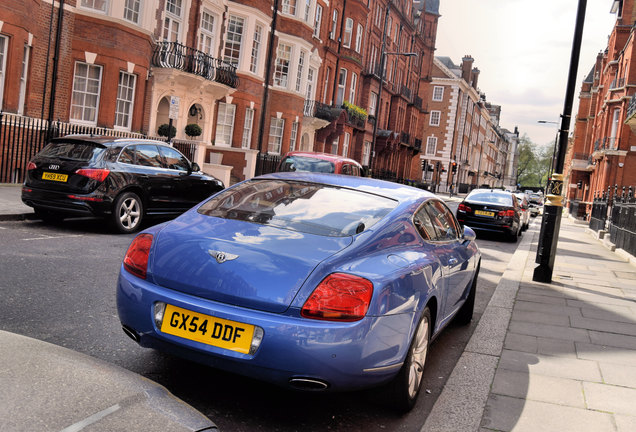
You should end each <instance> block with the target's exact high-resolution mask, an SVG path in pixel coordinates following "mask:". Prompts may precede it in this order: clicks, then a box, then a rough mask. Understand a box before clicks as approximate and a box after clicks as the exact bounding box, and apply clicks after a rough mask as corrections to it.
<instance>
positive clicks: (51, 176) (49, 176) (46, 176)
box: [42, 172, 68, 182]
mask: <svg viewBox="0 0 636 432" xmlns="http://www.w3.org/2000/svg"><path fill="white" fill-rule="evenodd" d="M42 180H53V181H58V182H66V180H68V174H58V173H51V172H43V173H42Z"/></svg>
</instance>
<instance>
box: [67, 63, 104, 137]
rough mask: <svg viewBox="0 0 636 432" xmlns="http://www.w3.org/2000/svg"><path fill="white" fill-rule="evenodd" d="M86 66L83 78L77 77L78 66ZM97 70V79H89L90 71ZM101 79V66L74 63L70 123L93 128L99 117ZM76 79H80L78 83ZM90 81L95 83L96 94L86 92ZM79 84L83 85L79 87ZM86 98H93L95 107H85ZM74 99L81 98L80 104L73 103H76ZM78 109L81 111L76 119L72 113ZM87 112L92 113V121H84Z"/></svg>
mask: <svg viewBox="0 0 636 432" xmlns="http://www.w3.org/2000/svg"><path fill="white" fill-rule="evenodd" d="M80 65H81V66H86V74H85V75H83V76H79V75H78V73H79V71H78V66H80ZM93 68H95V69H97V70H99V78H98V79H97V80H95V79H94V78H89V77H90V71H91V69H93ZM102 77H103V68H102V66H99V65H94V64H89V63H84V62H75V69H74V71H73V89H72V96H71V107H70V108H71V112H70V116H69V118H70V122H71V123H77V124H85V125H90V126H95V125H96V124H97V118H98V116H99V100H100V96H101V90H102ZM78 78H79V79H81V81H78ZM90 81H93V82H94V81H97V92H89V91H88V83H89V82H90ZM80 82H83V83H84V86H82V87H81V88H80V86H81V84H80ZM87 96H91V97H95V105H94V106H92V105H86V103H85V102H86V98H87ZM76 97H78V98H81V100H82V103H81V104H79V103H75V102H76V100H77V99H76ZM76 108H77V109H79V110H80V111H81V116H80V117H79V118H78V117H74V116H73V113H74V110H75V109H76ZM87 110H88V111H94V114H93V116H92V117H93V118H92V119H90V118H89V119H88V120H87V119H86V112H87Z"/></svg>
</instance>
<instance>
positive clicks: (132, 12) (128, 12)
mask: <svg viewBox="0 0 636 432" xmlns="http://www.w3.org/2000/svg"><path fill="white" fill-rule="evenodd" d="M142 10H143V8H142V7H141V0H126V1H125V3H124V19H125V20H126V21H129V22H131V23H134V24H139V21H140V19H141V12H142Z"/></svg>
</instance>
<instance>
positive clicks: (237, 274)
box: [150, 211, 352, 313]
mask: <svg viewBox="0 0 636 432" xmlns="http://www.w3.org/2000/svg"><path fill="white" fill-rule="evenodd" d="M351 241H352V239H351V237H326V236H320V235H315V234H307V233H301V232H297V231H290V230H286V229H284V228H278V227H273V226H264V225H260V224H256V223H251V222H245V221H240V220H230V219H223V218H218V217H211V216H205V215H202V214H199V213H197V212H194V211H191V212H188V213H186V214H185V215H183V216H181V217H180V218H178V219H176V220H175V221H173V222H172V223H170V224H168V226H167V227H166V228H165V229H163V230H162V231H161V232H160V233H159V235H158V236H157V238H156V239H155V245H154V247H153V252H152V253H153V258H152V262H151V268H150V271H151V273H152V275H153V277H154V279H155V281H156V282H157V283H158V284H159V285H162V286H164V287H166V288H170V289H174V290H176V291H180V292H184V293H187V294H191V295H194V296H197V297H201V298H205V299H208V300H213V301H218V302H222V303H226V304H232V305H236V306H241V307H246V308H250V309H257V310H262V311H267V312H274V313H280V312H284V311H285V310H286V309H287V308H288V307H289V305H290V304H291V302H292V300H293V299H294V297H295V296H296V294H297V293H298V290H299V289H300V287H301V286H302V284H303V282H304V281H305V280H306V279H307V277H308V276H309V275H310V274H311V272H312V271H313V270H314V268H315V267H316V265H318V264H319V263H320V262H321V261H323V260H325V259H326V258H328V257H330V256H332V255H333V254H335V253H336V252H338V251H340V250H342V249H343V248H345V247H347V246H348V245H349V244H351Z"/></svg>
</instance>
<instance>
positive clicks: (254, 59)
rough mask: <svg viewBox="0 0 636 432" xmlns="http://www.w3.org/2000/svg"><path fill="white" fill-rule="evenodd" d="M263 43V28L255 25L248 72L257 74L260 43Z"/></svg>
mask: <svg viewBox="0 0 636 432" xmlns="http://www.w3.org/2000/svg"><path fill="white" fill-rule="evenodd" d="M262 41H263V26H262V25H260V24H256V26H255V27H254V38H253V39H252V56H251V58H250V72H252V73H254V74H255V73H258V62H259V59H260V52H261V43H262Z"/></svg>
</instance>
